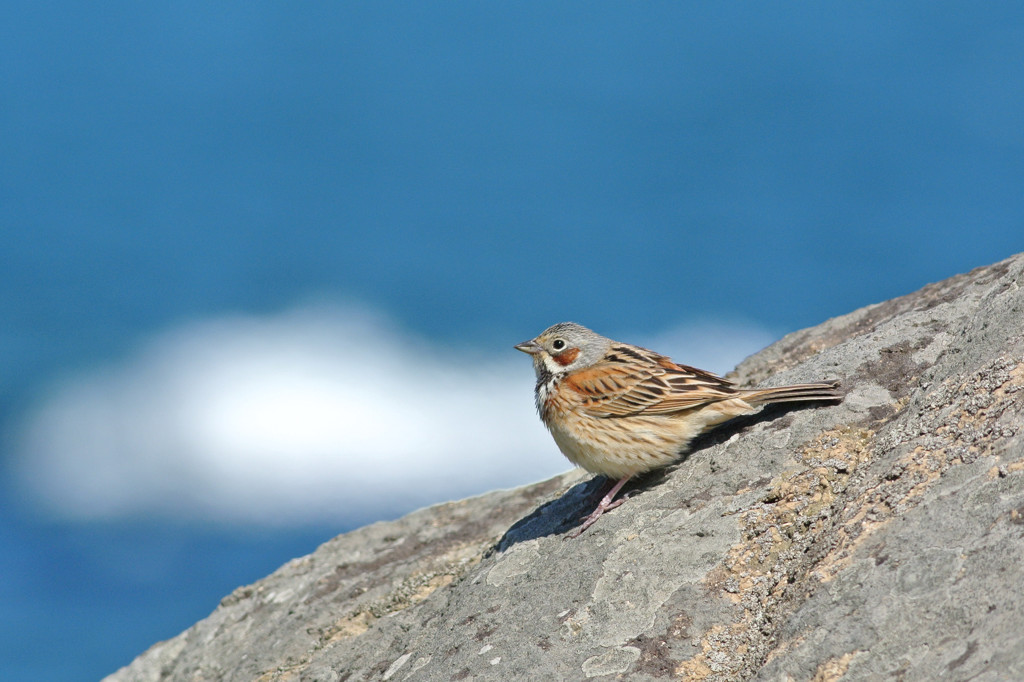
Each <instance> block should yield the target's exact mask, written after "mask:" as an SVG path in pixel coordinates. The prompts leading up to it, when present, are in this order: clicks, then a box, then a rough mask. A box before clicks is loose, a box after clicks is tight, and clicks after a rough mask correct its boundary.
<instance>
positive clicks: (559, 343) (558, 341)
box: [551, 339, 565, 350]
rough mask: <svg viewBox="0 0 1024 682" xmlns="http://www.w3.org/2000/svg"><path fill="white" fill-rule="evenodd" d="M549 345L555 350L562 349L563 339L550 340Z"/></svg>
mask: <svg viewBox="0 0 1024 682" xmlns="http://www.w3.org/2000/svg"><path fill="white" fill-rule="evenodd" d="M551 347H552V348H554V349H555V350H562V349H563V348H565V341H563V340H562V339H555V340H554V341H552V342H551Z"/></svg>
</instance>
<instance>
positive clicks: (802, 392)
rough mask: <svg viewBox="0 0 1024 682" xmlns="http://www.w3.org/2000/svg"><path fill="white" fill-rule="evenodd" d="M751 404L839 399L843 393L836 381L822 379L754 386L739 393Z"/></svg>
mask: <svg viewBox="0 0 1024 682" xmlns="http://www.w3.org/2000/svg"><path fill="white" fill-rule="evenodd" d="M740 397H741V398H743V400H745V401H747V402H748V403H750V404H751V405H755V406H757V405H766V404H768V403H786V402H795V401H798V400H840V399H842V397H843V393H842V392H841V391H840V390H839V382H838V381H823V382H820V383H815V384H794V385H792V386H778V387H775V388H756V389H753V390H751V391H743V392H742V393H741V395H740Z"/></svg>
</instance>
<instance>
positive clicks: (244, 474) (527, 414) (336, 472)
mask: <svg viewBox="0 0 1024 682" xmlns="http://www.w3.org/2000/svg"><path fill="white" fill-rule="evenodd" d="M713 327H714V325H712V326H708V325H698V327H697V328H695V329H693V328H680V329H678V330H675V331H673V332H669V333H668V334H667V335H664V336H661V337H657V338H655V339H653V340H652V343H651V345H652V347H654V348H657V349H658V350H661V351H664V352H666V353H670V354H674V353H675V351H676V350H680V351H683V353H687V352H688V351H691V350H693V351H698V352H697V353H696V355H697V356H699V357H697V358H694V357H693V356H692V355H690V354H687V355H686V356H685V357H684V355H682V354H680V355H678V356H677V359H679V360H681V361H685V362H687V363H689V364H697V362H698V361H708V362H709V364H708V365H706V367H707V368H708V369H712V370H716V371H726V370H728V369H729V368H731V366H732V365H733V364H735V362H736V361H738V360H739V359H741V358H742V357H743V356H744V355H745V354H747V353H748V352H751V351H753V350H756V349H757V348H759V347H760V346H761V345H763V344H764V343H766V341H765V339H766V338H768V336H769V335H768V334H767V333H766V332H764V330H761V329H759V328H756V327H751V326H749V325H732V326H730V325H719V326H718V327H717V328H713ZM716 329H717V332H716V331H715V330H716ZM709 333H710V334H711V336H712V337H715V336H718V337H720V338H725V337H728V338H729V339H730V340H731V341H730V343H722V342H717V343H716V342H712V344H713V345H711V346H708V347H707V348H708V349H710V350H707V349H706V350H705V351H700V346H699V344H695V343H694V341H695V340H696V339H698V338H704V337H706V336H707V335H708V334H709ZM528 334H529V332H527V335H528ZM518 340H521V339H513V340H512V341H518ZM657 344H661V345H657ZM498 352H499V351H497V350H496V351H493V352H492V354H490V355H488V354H486V353H482V352H479V351H476V352H473V351H468V350H466V349H450V348H439V347H431V346H429V345H427V344H425V343H423V342H421V341H416V340H414V339H411V338H409V337H408V336H407V335H404V334H402V333H401V332H400V331H398V330H396V329H395V328H394V327H392V326H390V325H389V324H388V323H387V322H386V321H384V320H382V319H381V318H379V317H376V316H374V315H372V314H370V313H368V312H367V311H365V310H356V309H351V308H334V309H324V308H304V309H299V310H295V311H292V312H289V313H285V314H282V315H279V316H272V317H265V318H257V317H236V318H229V319H222V320H219V321H214V322H206V323H200V324H194V325H190V326H187V327H184V328H181V329H178V330H175V331H171V332H168V333H166V334H164V335H162V336H160V337H158V338H156V339H155V340H153V341H152V342H151V343H150V344H149V345H148V346H147V347H146V348H144V349H143V350H142V351H140V353H139V354H138V355H137V356H136V357H134V358H133V359H131V360H128V361H126V362H124V363H123V364H121V365H118V366H115V367H109V368H106V369H104V370H97V371H93V372H89V373H87V374H84V375H82V376H79V377H77V378H72V379H69V380H67V381H66V382H65V383H64V384H63V385H61V386H59V387H57V388H56V389H55V390H54V391H53V393H52V394H51V395H50V397H49V398H48V399H46V400H45V401H44V402H43V404H42V405H41V406H40V407H39V408H38V409H36V410H35V411H34V412H33V413H32V414H30V415H29V417H28V419H27V420H26V422H25V424H24V428H23V430H22V432H21V438H20V441H19V442H20V446H19V448H18V457H17V458H16V460H17V462H18V467H19V472H20V475H21V479H22V480H23V481H24V482H25V483H26V484H27V485H28V487H29V488H30V489H31V490H32V491H33V492H34V493H35V495H36V496H37V497H38V498H39V499H40V500H42V501H43V502H44V503H45V504H46V506H48V507H49V508H51V509H52V510H54V511H56V512H58V513H60V514H62V515H67V516H71V517H77V518H113V517H123V516H129V515H138V514H158V515H166V516H170V517H182V518H192V519H211V520H216V521H244V522H255V523H297V522H306V521H316V520H328V519H347V520H351V519H359V520H366V519H372V518H378V517H382V516H394V515H396V514H400V513H403V512H406V511H409V510H411V509H413V508H416V507H418V506H422V505H424V504H430V503H433V502H438V501H442V500H445V499H455V498H461V497H464V496H466V495H470V494H475V493H480V492H483V491H485V490H488V489H493V488H496V487H511V486H515V485H519V484H523V483H527V482H530V481H535V480H540V479H543V478H546V477H548V476H551V475H553V474H555V473H558V472H560V471H565V470H566V469H567V468H568V467H569V464H568V462H566V461H565V460H564V459H563V458H562V456H561V455H560V454H559V453H558V451H557V449H556V448H555V446H554V444H553V443H552V441H551V439H550V437H549V436H548V434H547V433H546V431H545V430H544V428H543V426H542V425H541V423H540V421H539V420H538V419H537V417H536V414H535V413H534V409H533V399H532V386H533V372H532V368H531V367H530V363H529V361H528V359H527V358H525V357H523V356H521V355H519V354H517V353H515V352H514V351H513V350H512V348H511V343H510V344H509V346H508V347H507V348H504V347H503V348H501V349H500V353H501V355H498ZM702 353H703V355H701V354H702Z"/></svg>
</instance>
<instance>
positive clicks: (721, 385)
mask: <svg viewBox="0 0 1024 682" xmlns="http://www.w3.org/2000/svg"><path fill="white" fill-rule="evenodd" d="M515 348H516V350H521V351H522V352H524V353H528V354H530V355H531V356H533V368H534V370H535V371H536V373H537V386H536V389H535V392H534V397H535V399H536V402H537V412H538V413H539V414H540V418H541V421H543V422H544V425H545V426H546V427H547V428H548V431H550V432H551V435H552V436H553V437H554V439H555V443H556V444H557V445H558V449H559V450H561V451H562V454H564V455H565V456H566V457H568V458H569V461H570V462H572V463H573V464H576V465H577V466H581V467H583V468H584V469H586V470H587V471H589V472H591V473H594V474H601V475H603V476H606V477H607V478H609V479H613V480H614V479H618V482H617V483H615V485H614V486H612V488H611V490H609V491H608V493H607V494H606V495H605V496H604V497H603V498H602V499H601V501H600V503H599V504H598V505H597V508H596V509H595V510H594V511H593V513H591V514H590V516H588V517H587V518H586V519H584V520H583V524H582V526H581V527H580V529H579V530H578V531H576V532H575V533H574V534H572V535H571V536H570V537H577V536H578V535H580V534H581V533H583V531H585V530H586V529H587V528H589V527H590V526H592V525H593V524H594V523H595V522H596V521H597V520H598V519H599V518H600V517H601V515H602V514H603V513H605V512H606V511H608V510H610V509H614V508H615V507H617V506H619V505H620V504H622V503H623V502H624V501H625V500H624V499H619V500H618V501H615V496H616V495H617V494H618V492H619V491H620V490H621V489H622V486H624V485H625V484H626V481H628V480H629V479H630V478H632V477H633V476H636V475H637V474H642V473H645V472H648V471H651V470H653V469H657V468H659V467H664V466H667V465H669V464H671V463H672V462H674V461H675V460H676V459H677V458H678V457H679V455H680V454H682V452H683V451H684V450H685V448H686V447H687V446H688V445H689V443H690V441H691V440H693V438H695V437H696V436H697V435H699V434H701V433H703V432H705V431H707V430H709V429H710V428H711V427H713V426H716V425H718V424H721V423H722V422H724V421H728V420H729V419H732V418H733V417H738V416H740V415H744V414H750V413H752V412H756V411H757V410H758V409H759V408H760V407H761V406H762V405H766V404H768V403H781V402H788V401H800V400H838V399H841V398H842V394H841V393H840V392H839V391H838V390H837V389H838V387H839V382H838V381H826V382H821V383H813V384H796V385H793V386H779V387H775V388H759V389H750V390H745V389H739V388H736V387H735V386H734V385H733V383H732V382H730V381H727V380H725V379H722V378H721V377H719V376H717V375H715V374H712V373H711V372H705V371H704V370H701V369H696V368H694V367H688V366H686V365H678V364H676V363H674V362H672V360H670V359H669V358H667V357H666V356H664V355H660V354H658V353H655V352H654V351H651V350H647V349H646V348H641V347H640V346H633V345H630V344H628V343H620V342H618V341H612V340H611V339H608V338H605V337H603V336H601V335H600V334H597V333H595V332H593V331H591V330H589V329H587V328H586V327H584V326H582V325H579V324H576V323H574V322H562V323H560V324H556V325H554V326H552V327H549V328H548V329H545V330H544V331H543V332H541V334H540V335H539V336H537V337H536V338H533V339H530V340H529V341H524V342H523V343H520V344H518V345H516V346H515Z"/></svg>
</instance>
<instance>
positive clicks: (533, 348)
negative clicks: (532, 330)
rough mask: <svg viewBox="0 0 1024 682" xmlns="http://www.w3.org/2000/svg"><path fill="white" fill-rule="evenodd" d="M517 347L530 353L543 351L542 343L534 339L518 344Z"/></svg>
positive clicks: (534, 353)
mask: <svg viewBox="0 0 1024 682" xmlns="http://www.w3.org/2000/svg"><path fill="white" fill-rule="evenodd" d="M515 349H516V350H521V351H523V352H524V353H529V354H530V355H536V354H537V353H539V352H541V351H542V350H543V349H542V348H541V347H540V344H539V343H537V342H536V341H533V340H530V341H523V342H522V343H520V344H516V346H515Z"/></svg>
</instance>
